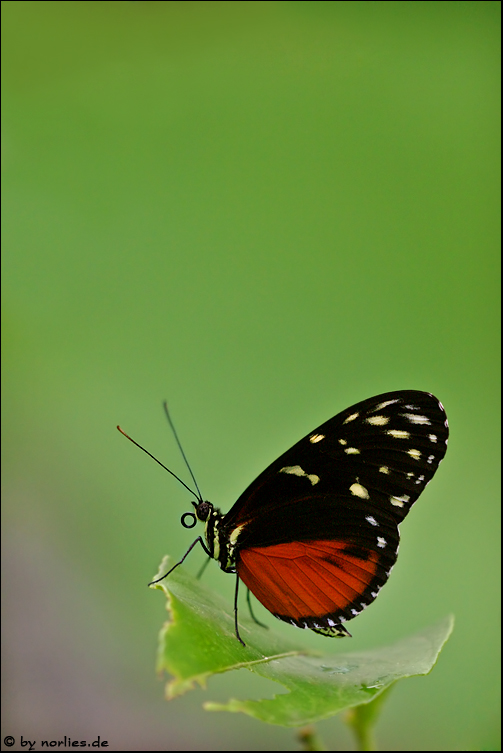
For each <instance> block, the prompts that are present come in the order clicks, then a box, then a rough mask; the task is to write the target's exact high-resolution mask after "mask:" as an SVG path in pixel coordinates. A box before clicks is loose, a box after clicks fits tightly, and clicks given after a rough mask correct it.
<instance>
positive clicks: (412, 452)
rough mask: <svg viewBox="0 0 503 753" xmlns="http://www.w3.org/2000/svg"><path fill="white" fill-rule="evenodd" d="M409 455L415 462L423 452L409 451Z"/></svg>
mask: <svg viewBox="0 0 503 753" xmlns="http://www.w3.org/2000/svg"><path fill="white" fill-rule="evenodd" d="M407 455H410V456H411V458H414V460H419V458H420V457H421V452H420V451H419V450H407Z"/></svg>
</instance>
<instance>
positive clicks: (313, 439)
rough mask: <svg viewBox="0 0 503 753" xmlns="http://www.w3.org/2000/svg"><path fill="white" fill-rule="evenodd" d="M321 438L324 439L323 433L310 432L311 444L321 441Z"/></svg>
mask: <svg viewBox="0 0 503 753" xmlns="http://www.w3.org/2000/svg"><path fill="white" fill-rule="evenodd" d="M322 439H325V435H324V434H312V436H310V437H309V441H310V442H311V443H312V444H316V442H321V440H322Z"/></svg>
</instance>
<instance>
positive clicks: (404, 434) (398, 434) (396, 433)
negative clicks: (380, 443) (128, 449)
mask: <svg viewBox="0 0 503 753" xmlns="http://www.w3.org/2000/svg"><path fill="white" fill-rule="evenodd" d="M386 434H389V436H390V437H395V439H408V438H409V437H410V432H408V431H401V430H400V429H389V431H387V432H386Z"/></svg>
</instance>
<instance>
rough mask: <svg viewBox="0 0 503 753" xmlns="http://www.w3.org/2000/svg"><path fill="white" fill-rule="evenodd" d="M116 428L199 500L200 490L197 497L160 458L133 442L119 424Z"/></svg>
mask: <svg viewBox="0 0 503 753" xmlns="http://www.w3.org/2000/svg"><path fill="white" fill-rule="evenodd" d="M117 428H118V429H119V431H120V433H121V434H124V436H125V437H127V438H128V439H129V441H130V442H132V443H133V444H135V445H136V446H137V447H139V448H140V450H143V452H146V453H147V455H150V457H151V458H152V460H155V462H156V463H159V465H160V466H161V468H164V470H165V471H167V472H168V473H171V475H172V476H174V477H175V478H176V480H177V481H179V482H180V483H181V485H182V486H184V487H185V488H186V489H187V490H188V491H189V492H190V493H191V494H193V495H194V497H196V499H199V500H200V501H201V492H199V497H198V496H197V494H196V493H195V492H194V491H192V489H191V488H190V487H189V486H187V484H186V483H185V482H183V481H182V479H181V478H178V476H177V475H176V473H173V471H170V470H169V468H166V466H165V465H164V464H163V463H161V461H160V460H157V458H156V457H154V456H153V455H152V453H151V452H149V451H148V450H146V449H145V447H142V446H141V444H138V442H135V441H134V439H131V437H130V436H129V434H126V432H125V431H122V429H121V427H120V426H118V427H117ZM189 470H190V469H189ZM192 478H194V477H192ZM194 481H195V479H194ZM196 486H197V484H196ZM197 491H199V488H198V490H197Z"/></svg>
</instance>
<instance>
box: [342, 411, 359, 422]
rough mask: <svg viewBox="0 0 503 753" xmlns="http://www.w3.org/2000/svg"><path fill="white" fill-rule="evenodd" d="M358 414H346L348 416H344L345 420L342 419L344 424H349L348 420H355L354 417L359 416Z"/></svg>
mask: <svg viewBox="0 0 503 753" xmlns="http://www.w3.org/2000/svg"><path fill="white" fill-rule="evenodd" d="M359 415H360V414H359V413H352V414H351V415H350V416H348V417H347V418H346V420H345V421H343V423H345V424H349V422H350V421H354V420H355V418H358V416H359Z"/></svg>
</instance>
